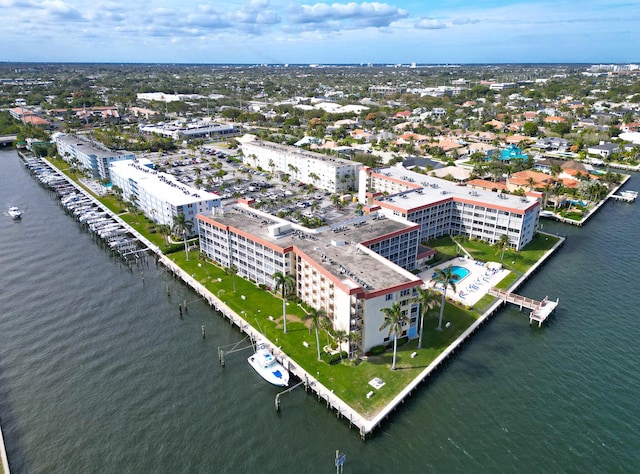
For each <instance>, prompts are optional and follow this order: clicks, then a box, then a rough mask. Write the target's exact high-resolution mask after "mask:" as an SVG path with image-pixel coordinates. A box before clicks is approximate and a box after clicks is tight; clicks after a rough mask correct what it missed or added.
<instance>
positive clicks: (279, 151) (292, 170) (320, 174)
mask: <svg viewBox="0 0 640 474" xmlns="http://www.w3.org/2000/svg"><path fill="white" fill-rule="evenodd" d="M242 154H243V158H242V160H243V162H244V163H245V164H246V165H249V166H253V167H256V168H257V167H260V168H262V169H263V170H266V171H271V172H276V171H279V172H281V173H286V174H288V175H289V176H290V177H291V179H293V180H296V181H300V182H303V183H307V184H313V185H314V186H315V187H317V188H320V189H324V190H325V191H329V192H331V193H340V192H345V191H349V190H351V189H357V183H358V174H357V170H358V168H359V167H360V166H361V165H360V163H357V162H355V161H350V160H345V159H343V158H337V157H334V156H328V155H323V154H322V153H315V152H312V151H307V150H304V149H301V148H297V147H293V146H287V145H280V144H277V143H271V142H264V141H261V140H258V139H254V140H246V139H245V140H243V143H242Z"/></svg>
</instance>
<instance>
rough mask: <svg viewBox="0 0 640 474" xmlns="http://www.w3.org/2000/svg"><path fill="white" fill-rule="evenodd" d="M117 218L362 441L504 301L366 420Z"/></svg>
mask: <svg viewBox="0 0 640 474" xmlns="http://www.w3.org/2000/svg"><path fill="white" fill-rule="evenodd" d="M18 154H19V156H20V157H21V158H22V159H23V160H24V159H25V155H24V154H23V153H21V152H18ZM41 159H42V160H43V161H44V162H45V163H47V164H48V165H49V166H51V167H52V168H53V169H54V170H56V171H57V172H58V173H60V174H61V176H63V177H64V178H65V179H66V180H67V181H68V182H70V183H72V184H73V185H74V186H75V187H76V188H77V189H78V190H79V191H80V192H82V193H83V194H85V195H86V196H88V197H90V198H91V199H92V201H94V202H96V203H97V204H99V205H100V206H103V205H102V203H100V202H99V201H98V200H97V199H96V198H95V197H94V196H93V195H92V194H91V193H90V192H89V191H88V190H86V189H85V188H83V187H82V186H80V185H78V184H77V183H76V182H75V181H73V180H72V179H71V178H69V177H68V176H67V175H66V174H64V173H62V172H61V171H60V170H59V169H58V168H56V167H55V166H54V165H52V164H51V163H50V162H49V161H48V160H46V159H44V158H41ZM625 182H626V181H625ZM114 217H116V218H117V219H118V221H119V222H120V223H121V224H122V225H123V226H125V228H127V229H128V230H129V231H130V232H131V233H132V234H133V235H135V236H136V238H138V239H140V240H141V241H142V242H143V243H145V244H146V245H147V247H148V249H149V251H151V252H152V253H154V254H155V255H156V260H157V262H158V263H162V264H163V265H164V266H165V267H166V268H167V270H168V271H169V272H170V273H171V274H173V275H174V277H179V278H180V279H181V280H182V281H183V282H184V283H185V284H186V285H187V286H189V287H191V288H192V289H193V290H194V291H195V292H196V293H197V294H198V295H199V296H201V297H202V298H203V299H204V300H205V301H206V302H207V303H208V304H209V306H210V307H212V308H214V309H215V310H216V311H218V312H219V313H220V314H221V315H222V316H223V317H224V318H227V319H228V320H229V323H230V324H232V325H236V326H237V327H238V329H240V331H241V332H243V333H245V334H247V335H249V336H250V337H251V338H252V340H255V339H256V338H260V339H262V340H264V341H266V342H267V345H268V346H269V348H270V350H272V352H273V353H274V355H276V357H278V358H279V359H280V360H281V362H282V363H283V365H284V366H285V368H287V369H288V370H289V371H290V372H292V373H293V375H295V376H296V377H297V378H299V379H300V380H301V381H302V382H303V384H304V388H305V391H309V390H311V391H312V392H314V393H315V394H316V396H317V399H318V401H320V400H321V399H322V400H324V401H325V403H326V405H327V408H329V409H331V410H333V409H335V410H336V414H337V417H338V418H340V417H343V418H345V419H346V420H348V422H349V427H351V426H356V427H357V428H358V431H359V433H360V437H361V438H362V439H363V440H365V439H366V437H367V436H368V435H370V434H371V433H372V432H373V431H374V430H375V429H376V428H378V427H380V426H381V425H382V423H383V422H384V421H385V420H386V419H387V418H388V417H389V416H390V415H391V414H392V413H393V411H395V409H396V408H397V406H398V405H399V404H401V403H404V401H405V399H406V398H407V397H409V396H410V395H411V394H412V393H413V391H414V390H416V389H417V388H418V387H419V385H420V384H421V383H422V382H425V381H426V380H427V379H428V378H429V377H430V376H431V375H432V374H433V373H434V372H435V371H436V370H437V369H439V368H440V366H441V365H442V363H443V362H444V361H446V360H447V359H448V358H449V357H450V356H451V355H453V354H454V353H455V351H456V349H458V348H459V347H460V346H461V345H462V344H463V343H464V342H466V341H467V339H468V338H469V337H470V336H472V335H473V334H474V333H475V331H476V330H477V329H478V328H479V327H480V326H481V325H482V324H483V323H485V322H486V321H487V320H488V319H489V318H490V317H491V316H493V315H494V314H495V312H496V311H497V310H498V309H500V307H501V306H503V305H505V304H506V302H504V301H502V300H499V299H497V300H496V301H495V302H494V303H493V304H492V305H491V306H490V307H489V308H488V309H487V310H486V311H485V312H484V313H483V314H481V315H480V316H479V317H478V319H476V321H475V322H474V323H472V324H471V326H469V327H468V328H467V329H466V330H465V331H464V332H463V333H462V334H460V336H458V337H457V338H456V339H455V340H454V341H453V342H452V343H451V344H450V345H449V346H448V347H447V348H446V349H444V350H443V352H442V353H440V355H439V356H438V357H436V359H434V360H433V361H432V362H431V363H430V364H429V365H428V366H427V367H426V368H425V369H424V370H423V371H422V372H420V374H419V375H417V376H416V377H415V378H414V379H413V380H412V381H411V382H409V383H408V384H407V385H406V386H405V387H404V388H403V389H402V390H401V391H400V393H398V395H396V396H395V397H394V398H393V399H391V401H390V402H389V403H387V404H386V405H385V406H384V407H383V408H382V409H380V410H379V411H378V412H377V413H376V414H375V415H374V416H373V417H371V418H367V417H365V416H364V415H362V414H360V413H359V412H358V411H356V410H355V409H353V408H352V407H351V406H350V405H348V404H347V403H346V402H344V401H343V400H342V399H340V398H339V397H338V396H336V395H335V394H334V393H333V391H332V390H330V389H329V388H327V387H326V386H325V385H323V384H322V383H320V382H319V381H318V380H317V379H316V378H315V377H313V376H312V375H311V374H309V373H308V372H306V371H305V370H304V369H303V368H302V367H300V366H299V365H298V364H297V362H296V361H295V360H294V359H292V358H291V357H289V356H288V355H287V354H285V353H284V352H283V351H282V350H280V348H279V347H277V346H276V345H275V344H273V342H272V341H270V340H269V339H267V338H266V337H265V336H264V335H263V334H262V333H261V332H260V331H259V330H258V329H256V328H254V327H253V326H252V325H251V324H250V323H249V322H247V321H246V320H244V319H243V318H242V316H241V315H239V314H238V313H236V312H235V311H233V310H232V309H231V308H229V307H228V306H227V305H226V304H225V302H224V301H223V300H221V299H220V298H218V297H217V296H216V295H214V294H213V293H211V292H210V291H209V290H208V289H207V288H206V287H205V286H204V285H203V284H201V283H200V282H198V281H197V280H196V279H195V278H193V277H192V276H191V275H189V274H188V273H187V272H186V271H185V270H184V269H182V268H181V267H180V266H179V265H178V264H176V263H175V262H174V261H173V260H171V258H170V257H169V256H168V255H165V254H164V253H162V251H161V250H160V249H159V248H158V247H156V246H155V245H153V244H151V243H150V242H149V241H148V240H147V239H146V238H144V236H142V235H140V234H139V233H138V232H137V231H136V230H135V229H133V228H132V227H131V226H129V224H127V223H126V222H124V221H123V220H122V219H120V218H119V217H118V216H116V215H114ZM538 232H540V233H541V234H545V235H550V234H546V233H544V232H541V231H538ZM554 237H557V238H559V239H560V240H559V241H558V242H557V243H556V244H555V245H554V246H553V247H552V248H551V249H550V250H548V251H547V252H546V253H545V254H544V256H543V257H542V258H541V259H540V260H538V262H536V264H534V265H533V266H532V267H531V268H530V269H529V270H528V271H527V272H526V273H524V274H523V275H522V276H521V277H520V278H518V279H517V280H516V281H515V282H514V283H513V284H512V285H511V286H510V287H509V291H515V290H516V289H518V288H519V287H520V286H521V285H522V284H523V283H524V282H526V281H527V280H528V279H529V278H530V276H531V275H532V274H533V273H534V272H535V271H536V270H537V269H538V268H539V267H540V266H541V265H543V264H544V263H545V262H546V261H547V259H548V258H550V256H551V255H553V254H555V252H556V251H557V250H558V249H559V248H560V247H561V246H562V245H563V244H564V242H565V240H566V239H564V238H562V237H559V236H554Z"/></svg>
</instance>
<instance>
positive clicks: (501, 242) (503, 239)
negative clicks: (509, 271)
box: [494, 234, 511, 262]
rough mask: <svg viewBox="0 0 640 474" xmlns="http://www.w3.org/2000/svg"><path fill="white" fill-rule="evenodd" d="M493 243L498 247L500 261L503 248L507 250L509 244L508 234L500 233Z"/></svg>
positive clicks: (502, 255)
mask: <svg viewBox="0 0 640 474" xmlns="http://www.w3.org/2000/svg"><path fill="white" fill-rule="evenodd" d="M494 245H495V247H496V248H497V249H498V252H500V261H501V262H502V258H503V257H504V252H505V250H507V249H508V248H509V247H510V246H511V242H510V241H509V236H508V235H507V234H502V235H501V236H500V238H499V239H498V241H497V242H496V243H495V244H494Z"/></svg>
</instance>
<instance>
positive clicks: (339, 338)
mask: <svg viewBox="0 0 640 474" xmlns="http://www.w3.org/2000/svg"><path fill="white" fill-rule="evenodd" d="M334 337H335V340H336V342H337V343H338V352H339V353H340V360H342V343H343V342H347V341H348V340H349V334H348V333H347V331H345V330H344V329H336V330H335V332H334Z"/></svg>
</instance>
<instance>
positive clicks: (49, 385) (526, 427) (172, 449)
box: [0, 150, 640, 474]
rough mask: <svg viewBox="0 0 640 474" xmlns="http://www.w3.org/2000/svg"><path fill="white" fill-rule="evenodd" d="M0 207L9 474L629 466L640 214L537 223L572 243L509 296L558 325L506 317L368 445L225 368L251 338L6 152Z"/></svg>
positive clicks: (632, 465)
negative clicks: (338, 466)
mask: <svg viewBox="0 0 640 474" xmlns="http://www.w3.org/2000/svg"><path fill="white" fill-rule="evenodd" d="M639 183H640V181H639V180H638V177H637V176H635V175H634V176H633V178H632V179H631V180H630V182H629V183H628V184H627V186H626V187H627V188H628V189H636V190H640V184H639ZM0 205H1V206H3V208H2V213H3V215H2V216H0V217H1V219H0V424H1V425H2V429H3V432H4V437H5V443H6V447H7V451H8V455H9V461H10V464H11V469H12V472H14V473H53V472H55V473H67V472H68V473H90V472H100V473H103V472H113V473H116V472H118V473H120V472H135V473H147V472H149V473H157V472H172V473H173V472H189V473H194V472H203V473H205V472H206V473H211V472H215V473H240V472H278V473H324V472H334V470H335V467H334V464H333V463H334V456H335V451H336V450H340V451H341V452H344V453H345V454H346V456H347V460H346V464H345V466H344V472H346V473H349V474H351V473H388V472H404V473H423V472H491V473H494V472H554V473H555V472H621V473H622V472H625V473H626V472H640V456H639V454H638V453H640V423H638V419H640V371H639V370H638V361H640V348H639V345H638V340H640V310H639V309H638V308H639V307H640V292H639V291H638V289H639V288H640V277H639V273H638V272H639V268H640V257H639V256H638V243H637V237H638V235H640V203H635V204H626V203H608V204H606V205H605V206H604V208H603V209H602V210H601V211H600V212H599V213H598V214H597V215H596V216H594V217H593V218H592V220H591V221H590V222H589V223H588V224H587V225H586V226H585V227H583V228H574V227H568V226H564V225H559V224H556V223H553V222H548V221H542V222H543V229H542V230H544V231H549V232H553V233H559V234H562V235H567V236H568V240H567V243H566V244H565V245H564V246H563V247H562V249H561V250H560V251H559V252H558V253H557V255H555V256H554V257H553V258H552V259H551V260H550V261H549V262H548V263H547V264H546V265H545V266H544V268H542V269H541V270H540V271H539V272H538V273H537V274H536V275H535V277H534V278H533V279H531V280H530V281H529V282H528V283H527V284H526V285H525V286H524V287H523V288H522V289H521V290H520V293H522V294H525V295H527V296H530V297H534V298H538V299H539V298H542V297H544V296H545V295H548V296H549V297H550V298H553V299H555V298H560V306H559V308H558V310H557V311H556V313H555V314H554V315H553V316H552V317H551V319H550V321H549V323H548V324H547V325H546V326H544V327H543V328H541V329H538V328H537V327H529V326H528V319H527V318H526V316H525V315H524V314H522V313H519V312H518V311H517V310H516V309H513V308H506V309H504V310H501V311H500V312H499V313H497V314H496V315H495V316H494V317H493V318H492V320H491V321H489V322H488V323H487V324H485V325H484V326H483V328H482V329H481V330H480V331H479V332H478V333H477V334H476V335H475V336H474V337H473V338H472V339H471V340H470V341H469V342H468V343H467V344H466V345H465V346H464V348H463V349H462V350H460V351H458V352H457V353H456V355H455V357H453V358H452V359H450V361H449V362H448V363H447V364H446V365H445V366H444V367H443V369H442V370H440V371H439V372H438V374H437V375H436V376H435V377H432V379H431V381H430V382H428V383H427V384H425V385H423V386H422V387H421V388H420V389H419V390H418V391H417V392H414V395H413V396H412V397H411V398H410V399H409V400H408V401H407V402H406V403H405V404H403V405H401V406H400V408H399V409H398V410H397V412H396V413H395V414H394V415H393V416H392V417H391V418H390V419H389V420H388V421H387V422H386V423H385V424H384V425H383V426H382V428H381V429H379V430H378V431H377V432H376V433H375V434H374V435H373V436H372V437H371V438H369V439H368V440H367V441H366V442H362V441H360V438H359V435H358V433H357V431H356V430H354V429H349V427H348V425H347V424H346V423H345V422H344V420H339V419H337V418H336V416H335V413H334V412H331V411H329V410H327V409H326V407H325V405H324V404H322V403H318V402H317V401H316V399H315V397H314V396H313V395H311V394H308V393H305V392H304V390H296V391H294V392H292V393H291V394H287V395H285V396H284V397H283V398H282V410H281V412H280V413H277V412H276V411H275V408H274V397H275V395H276V394H277V393H278V389H277V388H275V387H272V386H270V385H268V384H266V383H265V382H264V381H263V380H262V379H260V378H259V377H258V376H257V375H256V374H255V372H253V370H252V369H251V368H250V367H249V365H248V364H247V362H246V357H247V355H248V354H244V353H239V354H236V355H231V356H230V357H229V358H228V359H227V361H226V366H225V367H224V368H222V367H220V364H219V362H218V356H217V348H218V346H222V345H225V344H229V343H232V342H236V341H239V340H240V339H242V335H241V334H240V333H239V332H237V330H235V329H234V328H232V327H230V326H229V324H228V323H225V321H224V320H223V319H222V318H220V317H219V316H218V315H217V314H216V313H215V312H214V311H212V310H211V309H210V308H209V307H208V306H207V305H205V304H203V303H201V302H200V301H199V299H198V297H197V295H195V294H194V293H192V292H191V291H190V290H188V289H187V288H186V287H184V286H183V285H182V284H181V283H180V282H179V281H176V280H174V279H173V278H171V277H170V276H169V275H168V274H167V273H166V272H165V271H164V270H163V269H162V268H156V266H155V264H154V263H153V260H151V261H150V262H149V265H148V266H145V267H143V268H139V267H136V266H133V267H132V268H129V267H128V266H126V265H124V264H123V263H122V262H121V261H120V260H119V259H117V258H114V257H112V256H111V254H110V253H109V251H108V250H106V249H105V248H104V247H103V246H101V245H100V244H99V243H98V242H97V241H96V240H95V239H94V238H93V237H92V236H91V235H90V234H89V233H87V232H86V231H85V230H84V229H83V228H82V227H81V226H80V225H79V224H78V223H76V222H75V221H74V220H73V219H72V218H71V217H70V216H69V215H67V214H66V213H65V212H64V210H63V208H62V207H60V205H59V204H58V201H57V198H56V196H55V195H53V194H51V193H50V192H49V191H47V190H46V189H44V188H42V187H41V186H40V185H39V184H38V182H37V181H36V180H35V179H34V178H33V177H32V176H31V175H30V174H29V172H28V171H27V170H26V169H25V168H24V167H23V166H22V164H21V161H20V159H19V158H18V156H17V153H16V152H15V151H14V150H0ZM10 205H18V206H19V207H21V208H22V209H25V215H24V218H23V219H22V220H21V221H13V220H11V219H10V218H9V217H7V216H5V215H4V212H5V211H6V209H7V208H8V207H9V206H10ZM505 258H508V254H507V255H505ZM141 272H144V279H143V278H142V275H141ZM167 287H168V288H169V290H170V296H169V297H168V296H167V292H166V288H167ZM185 300H186V301H188V303H189V305H188V307H189V311H188V313H186V314H185V315H184V316H183V317H182V318H180V315H179V312H178V309H177V306H178V304H179V303H180V302H183V301H185ZM202 325H204V326H205V327H206V328H207V338H206V339H204V340H203V338H202V337H201V332H200V328H201V326H202Z"/></svg>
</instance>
